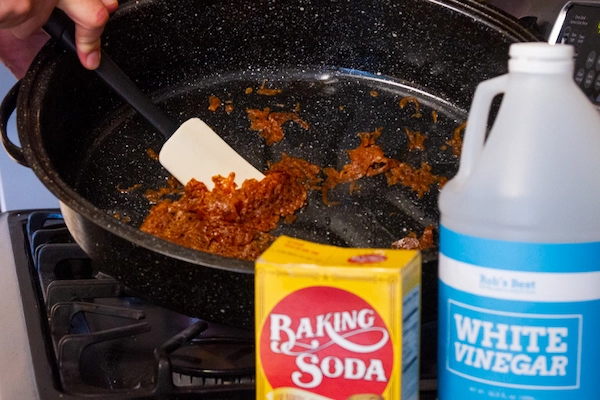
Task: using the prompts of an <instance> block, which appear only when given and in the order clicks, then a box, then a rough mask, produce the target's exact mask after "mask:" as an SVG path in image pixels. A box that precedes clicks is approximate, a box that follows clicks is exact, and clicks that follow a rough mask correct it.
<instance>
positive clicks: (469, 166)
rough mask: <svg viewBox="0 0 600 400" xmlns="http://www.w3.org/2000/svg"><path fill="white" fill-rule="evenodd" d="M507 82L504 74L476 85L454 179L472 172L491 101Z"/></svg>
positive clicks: (480, 150)
mask: <svg viewBox="0 0 600 400" xmlns="http://www.w3.org/2000/svg"><path fill="white" fill-rule="evenodd" d="M507 84H508V74H505V75H502V76H499V77H496V78H492V79H490V80H487V81H484V82H481V83H480V84H479V85H478V86H477V89H476V90H475V95H474V96H473V102H472V105H471V110H470V111H469V118H468V120H467V128H466V130H465V135H464V139H463V146H462V150H461V156H460V165H459V167H458V172H457V174H456V180H462V179H465V178H467V177H468V176H469V175H471V172H473V167H474V165H475V163H476V162H477V160H478V159H479V156H480V155H481V152H482V151H483V145H484V143H485V136H486V132H487V123H488V117H489V114H490V108H491V106H492V101H493V100H494V97H496V96H497V95H498V94H500V93H504V92H505V91H506V86H507Z"/></svg>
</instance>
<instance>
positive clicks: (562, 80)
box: [438, 43, 600, 400]
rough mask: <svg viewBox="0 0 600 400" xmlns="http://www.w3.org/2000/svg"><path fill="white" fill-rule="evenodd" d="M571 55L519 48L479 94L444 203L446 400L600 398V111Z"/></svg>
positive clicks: (442, 374) (442, 375) (441, 383)
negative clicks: (576, 76)
mask: <svg viewBox="0 0 600 400" xmlns="http://www.w3.org/2000/svg"><path fill="white" fill-rule="evenodd" d="M573 54H574V53H573V48H572V47H571V46H568V45H554V46H553V45H549V44H546V43H519V44H513V45H511V47H510V60H509V64H508V67H509V72H508V74H506V75H503V76H500V77H497V78H494V79H491V80H489V81H485V82H483V83H481V84H480V85H479V86H478V87H477V90H476V92H475V96H474V98H473V103H472V106H471V110H470V113H469V119H468V123H467V129H466V132H465V137H464V143H463V148H462V155H461V160H460V167H459V171H458V173H457V175H456V176H455V177H454V178H453V179H451V180H450V181H449V182H448V183H447V184H446V185H445V186H444V188H443V189H442V191H441V193H440V198H439V207H440V212H441V224H440V225H441V226H440V259H439V319H438V323H439V338H438V398H439V399H440V400H448V399H458V400H471V399H481V400H483V399H514V400H550V399H552V400H554V399H560V400H567V399H586V400H587V399H600V339H598V338H597V336H598V334H599V333H600V116H599V114H598V112H597V111H596V109H595V107H594V106H593V105H592V104H591V102H590V101H589V100H588V99H587V98H586V97H585V95H584V94H583V92H582V91H581V90H580V89H579V88H578V87H577V86H576V84H575V83H574V81H573V68H574V62H573ZM599 82H600V78H599ZM500 93H503V94H504V97H503V99H502V103H501V105H500V109H499V111H498V115H497V117H496V120H495V121H494V124H493V127H492V129H491V130H490V132H489V135H488V136H487V138H486V125H487V122H488V116H489V112H490V107H491V103H492V100H493V98H494V97H495V96H496V95H498V94H500Z"/></svg>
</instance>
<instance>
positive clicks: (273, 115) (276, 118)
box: [246, 107, 310, 146]
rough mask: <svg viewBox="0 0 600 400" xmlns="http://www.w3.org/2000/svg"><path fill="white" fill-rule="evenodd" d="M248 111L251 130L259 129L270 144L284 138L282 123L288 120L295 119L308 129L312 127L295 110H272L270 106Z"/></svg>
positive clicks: (294, 120) (260, 133)
mask: <svg viewBox="0 0 600 400" xmlns="http://www.w3.org/2000/svg"><path fill="white" fill-rule="evenodd" d="M246 112H247V113H248V119H250V130H252V131H257V132H258V134H259V135H260V136H261V137H263V138H264V139H265V140H266V141H267V145H269V146H270V145H272V144H273V143H277V142H280V141H281V140H282V139H283V127H282V125H283V124H284V123H286V122H288V121H293V122H295V123H297V124H298V125H300V126H301V127H302V128H303V129H306V130H308V129H309V128H310V125H309V124H308V123H307V122H306V121H304V120H303V119H301V118H300V117H299V116H298V114H296V113H293V112H283V111H282V112H271V109H270V108H268V107H267V108H265V109H264V110H256V109H247V110H246Z"/></svg>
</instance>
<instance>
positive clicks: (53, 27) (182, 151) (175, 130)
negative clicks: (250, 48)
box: [44, 9, 264, 189]
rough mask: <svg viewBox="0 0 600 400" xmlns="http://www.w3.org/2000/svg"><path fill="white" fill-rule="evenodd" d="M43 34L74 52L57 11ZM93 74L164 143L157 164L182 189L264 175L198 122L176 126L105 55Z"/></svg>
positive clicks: (67, 23) (70, 30)
mask: <svg viewBox="0 0 600 400" xmlns="http://www.w3.org/2000/svg"><path fill="white" fill-rule="evenodd" d="M44 30H45V31H46V32H47V33H48V34H49V35H50V36H51V37H52V38H53V39H55V40H57V41H58V42H60V43H61V44H62V45H63V46H64V47H66V48H67V50H70V51H73V52H76V47H75V34H74V24H73V22H72V21H71V20H70V19H69V17H68V16H67V15H66V14H65V13H64V12H62V11H61V10H59V9H54V11H53V12H52V15H51V17H50V19H49V20H48V21H47V22H46V24H45V25H44ZM95 71H96V73H97V74H98V75H99V76H100V78H102V80H104V82H106V84H108V86H109V87H110V88H111V89H112V90H114V91H115V92H116V93H118V94H119V95H120V96H121V97H122V98H123V99H124V100H125V101H126V102H127V103H129V104H130V105H131V106H132V107H133V108H134V109H135V110H136V111H137V112H139V113H140V114H141V115H142V116H143V117H144V118H145V119H146V120H147V121H148V122H149V123H150V124H151V125H152V126H153V127H154V128H156V130H158V131H159V132H160V133H161V134H162V135H163V136H164V137H165V139H166V142H165V143H164V144H163V146H162V148H161V150H160V153H159V161H160V163H161V164H162V166H163V167H164V168H165V169H166V170H167V171H169V173H171V174H172V175H173V176H174V177H175V178H176V179H177V180H178V181H179V182H181V183H183V184H184V185H185V184H186V183H187V182H189V181H190V179H192V178H194V179H196V180H197V181H200V182H203V183H204V184H205V185H206V186H207V187H208V188H209V189H212V188H213V181H212V177H213V176H215V175H221V176H224V177H226V176H228V175H229V174H230V173H231V172H235V183H236V184H237V185H238V186H241V184H242V183H243V182H244V180H246V179H256V180H261V179H262V178H264V175H263V174H262V173H261V172H260V171H258V170H257V169H256V168H254V166H253V165H252V164H250V163H249V162H248V161H246V160H245V159H244V158H243V157H242V156H241V155H240V154H238V153H237V152H236V151H235V150H234V149H232V148H231V147H230V146H229V145H228V144H227V142H225V141H224V140H223V139H222V138H221V137H220V136H219V135H218V134H217V133H216V132H214V131H213V130H212V129H211V128H210V127H209V126H208V125H207V124H206V123H204V121H202V120H200V119H199V118H191V119H189V120H187V121H185V122H184V123H183V124H181V125H178V124H177V123H176V122H175V121H174V120H172V119H171V118H169V116H167V115H166V114H165V113H164V112H163V111H161V110H160V109H159V108H158V107H156V106H155V105H154V104H153V103H152V102H151V101H150V99H149V98H148V97H147V96H146V95H145V94H144V93H143V92H142V91H141V90H140V89H139V88H138V87H137V86H136V85H135V83H133V82H132V81H131V79H129V77H128V76H127V75H126V74H125V73H124V72H123V71H122V70H121V69H120V68H119V67H118V66H117V65H116V64H115V63H114V61H113V60H112V59H111V58H110V57H109V56H108V55H107V54H106V53H104V52H102V55H101V58H100V66H99V67H98V68H97V69H96V70H95Z"/></svg>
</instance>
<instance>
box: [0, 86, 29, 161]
mask: <svg viewBox="0 0 600 400" xmlns="http://www.w3.org/2000/svg"><path fill="white" fill-rule="evenodd" d="M20 89H21V81H18V82H17V83H16V84H15V85H14V86H13V87H12V88H11V89H10V90H9V91H8V93H7V94H6V96H5V97H4V100H3V101H2V104H1V105H0V135H1V136H2V145H3V146H4V149H5V150H6V152H7V153H8V155H9V157H10V158H12V159H13V160H14V161H15V162H16V163H18V164H21V165H23V166H25V167H29V165H28V164H27V160H26V159H25V156H24V155H23V149H22V148H20V147H19V146H17V145H16V144H14V143H13V142H11V141H10V139H9V138H8V120H9V119H10V117H11V115H12V114H13V113H14V112H15V110H16V108H17V97H18V96H19V90H20Z"/></svg>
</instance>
